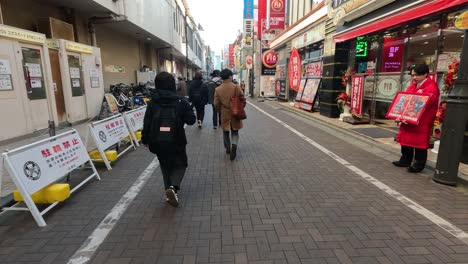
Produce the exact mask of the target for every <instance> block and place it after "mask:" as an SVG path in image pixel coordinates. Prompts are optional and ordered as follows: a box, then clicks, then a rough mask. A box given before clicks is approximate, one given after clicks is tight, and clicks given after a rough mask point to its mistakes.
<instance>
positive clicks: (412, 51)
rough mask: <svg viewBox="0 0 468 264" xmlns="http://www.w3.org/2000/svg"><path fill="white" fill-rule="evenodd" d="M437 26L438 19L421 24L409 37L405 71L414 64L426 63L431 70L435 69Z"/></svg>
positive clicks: (438, 24)
mask: <svg viewBox="0 0 468 264" xmlns="http://www.w3.org/2000/svg"><path fill="white" fill-rule="evenodd" d="M439 26H440V23H439V21H435V22H431V23H424V24H421V25H419V26H418V27H417V29H416V33H415V34H412V35H411V36H410V37H409V44H408V57H407V62H406V68H405V70H406V71H408V72H409V69H410V68H411V67H412V66H414V65H416V64H427V65H428V66H429V69H430V70H431V71H433V70H434V69H435V64H436V58H435V54H436V50H437V41H438V35H439V34H438V32H439Z"/></svg>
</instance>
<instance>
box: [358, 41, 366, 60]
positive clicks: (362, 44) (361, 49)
mask: <svg viewBox="0 0 468 264" xmlns="http://www.w3.org/2000/svg"><path fill="white" fill-rule="evenodd" d="M356 57H367V41H360V40H358V41H356Z"/></svg>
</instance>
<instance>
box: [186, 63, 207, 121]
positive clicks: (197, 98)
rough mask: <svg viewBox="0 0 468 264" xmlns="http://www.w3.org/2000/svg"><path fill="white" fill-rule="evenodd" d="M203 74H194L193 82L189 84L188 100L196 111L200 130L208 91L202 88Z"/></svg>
mask: <svg viewBox="0 0 468 264" xmlns="http://www.w3.org/2000/svg"><path fill="white" fill-rule="evenodd" d="M202 80H203V74H202V73H201V72H200V71H198V72H197V73H195V77H194V78H193V81H192V82H191V83H190V88H189V100H190V102H192V104H193V106H195V109H196V111H197V120H198V127H199V128H202V126H203V119H204V117H205V105H206V103H207V102H208V90H207V89H206V87H205V86H203V81H202Z"/></svg>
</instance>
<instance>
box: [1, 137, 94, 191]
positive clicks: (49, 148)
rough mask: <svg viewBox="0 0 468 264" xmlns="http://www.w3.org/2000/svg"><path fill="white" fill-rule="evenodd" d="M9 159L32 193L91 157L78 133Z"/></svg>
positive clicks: (11, 156)
mask: <svg viewBox="0 0 468 264" xmlns="http://www.w3.org/2000/svg"><path fill="white" fill-rule="evenodd" d="M9 159H10V162H11V164H12V166H11V167H12V168H11V169H12V170H14V171H15V174H16V175H17V176H18V177H19V178H20V180H21V182H22V183H23V184H24V187H25V190H26V191H27V192H28V194H33V193H35V192H36V191H38V190H40V189H42V188H44V187H46V186H47V185H49V184H51V183H53V182H55V181H57V180H59V179H60V178H62V177H63V176H65V175H66V174H67V173H69V172H71V171H72V170H74V169H76V168H77V167H79V166H81V165H82V164H84V163H86V162H87V161H89V156H88V153H87V151H86V148H85V146H84V145H83V143H82V141H81V138H80V136H79V135H78V133H76V132H75V133H69V134H68V135H66V136H63V137H59V136H57V138H56V139H54V140H50V141H48V142H44V143H43V144H40V145H38V146H36V147H33V148H31V149H29V150H27V151H24V152H20V153H18V154H12V155H9Z"/></svg>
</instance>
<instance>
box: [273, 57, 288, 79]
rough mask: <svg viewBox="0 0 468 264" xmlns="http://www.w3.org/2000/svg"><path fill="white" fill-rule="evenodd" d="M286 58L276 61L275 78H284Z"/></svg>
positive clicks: (285, 74)
mask: <svg viewBox="0 0 468 264" xmlns="http://www.w3.org/2000/svg"><path fill="white" fill-rule="evenodd" d="M286 77H287V72H286V60H280V61H278V62H277V63H276V74H275V78H276V79H280V80H286Z"/></svg>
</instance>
